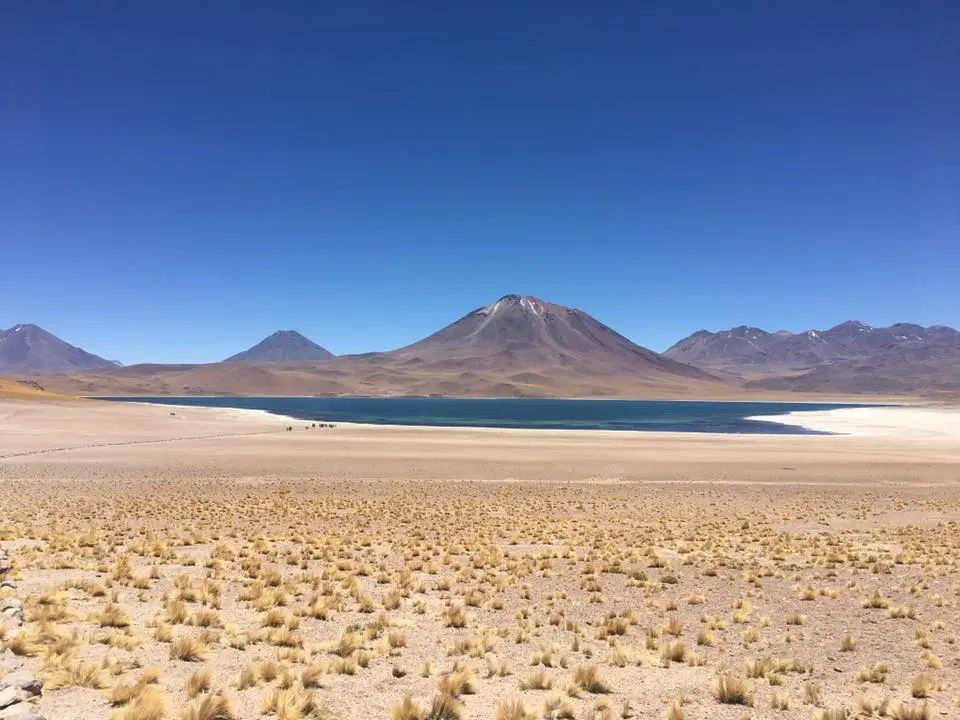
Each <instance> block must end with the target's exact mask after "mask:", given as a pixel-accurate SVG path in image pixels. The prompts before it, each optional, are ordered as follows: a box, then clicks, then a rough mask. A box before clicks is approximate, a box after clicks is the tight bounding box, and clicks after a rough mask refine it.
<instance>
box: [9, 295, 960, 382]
mask: <svg viewBox="0 0 960 720" xmlns="http://www.w3.org/2000/svg"><path fill="white" fill-rule="evenodd" d="M17 328H20V329H19V330H18V329H17ZM13 335H17V336H20V337H16V338H12V339H11V337H12V336H13ZM28 340H29V342H27V341H28ZM0 373H8V374H13V375H20V376H29V375H31V374H39V373H45V375H44V377H43V385H44V387H46V388H48V389H51V390H54V391H58V392H64V393H71V394H79V395H98V394H99V395H105V394H267V395H269V394H276V395H309V394H317V395H344V394H356V395H394V394H396V395H450V396H476V397H488V396H499V397H508V396H513V397H643V398H657V397H677V398H683V397H686V398H698V397H699V398H713V397H720V396H738V397H739V396H744V397H749V396H757V395H758V394H759V393H760V392H764V393H770V392H774V393H783V392H793V391H803V392H811V393H816V392H829V393H832V394H871V395H883V394H912V395H917V394H939V393H956V392H960V332H958V331H956V330H954V329H952V328H949V327H946V326H931V327H922V326H920V325H911V324H906V323H901V324H897V325H892V326H890V327H887V328H873V327H870V326H869V325H866V324H865V323H861V322H857V321H849V322H845V323H841V324H840V325H837V326H836V327H833V328H830V329H829V330H822V331H821V330H809V331H806V332H802V333H789V332H784V331H780V332H768V331H766V330H762V329H760V328H755V327H747V326H740V327H736V328H732V329H730V330H725V331H719V332H708V331H706V330H701V331H698V332H696V333H694V334H692V335H690V336H689V337H687V338H684V339H683V340H681V341H679V342H678V343H676V344H675V345H673V346H672V347H671V348H669V349H668V350H667V351H666V352H664V353H662V354H660V353H656V352H654V351H652V350H649V349H647V348H644V347H641V346H639V345H637V344H635V343H633V342H632V341H630V340H629V339H627V338H626V337H624V336H622V335H620V334H619V333H617V332H616V331H614V330H613V329H611V328H610V327H608V326H607V325H604V324H603V323H602V322H600V321H598V320H596V319H595V318H593V317H591V316H590V315H589V314H587V313H585V312H583V311H582V310H578V309H575V308H569V307H565V306H562V305H557V304H554V303H550V302H546V301H544V300H541V299H539V298H535V297H531V296H525V295H505V296H503V297H502V298H500V299H499V300H497V301H496V302H494V303H491V304H489V305H485V306H483V307H479V308H477V309H475V310H473V311H471V312H469V313H467V314H466V315H464V316H463V317H461V318H460V319H458V320H456V321H455V322H453V323H451V324H450V325H447V326H446V327H444V328H442V329H441V330H439V331H437V332H435V333H433V334H432V335H429V336H428V337H425V338H423V339H422V340H419V341H417V342H415V343H413V344H411V345H407V346H405V347H402V348H399V349H397V350H392V351H389V352H373V353H365V354H360V355H345V356H340V357H336V356H334V355H333V354H332V353H330V352H329V351H327V350H325V349H324V348H323V347H321V346H320V345H318V344H316V343H315V342H313V341H311V340H309V339H308V338H306V337H304V336H303V335H301V334H300V333H298V332H296V331H293V330H282V331H278V332H276V333H273V334H272V335H270V336H268V337H267V338H264V339H263V340H262V341H260V342H259V343H257V344H256V345H254V346H253V347H251V348H249V349H248V350H245V351H243V352H240V353H237V354H236V355H232V356H230V357H229V358H227V359H226V360H224V361H222V362H219V363H209V364H200V365H198V364H182V365H170V364H167V365H160V364H141V365H132V366H129V367H122V366H118V364H116V363H113V362H111V361H108V360H104V359H103V358H100V357H98V356H96V355H92V354H90V353H87V352H85V351H83V350H81V349H80V348H76V347H74V346H72V345H69V344H67V343H65V342H63V341H61V340H59V339H58V338H56V337H55V336H53V335H50V334H49V333H46V331H43V330H42V329H41V328H37V327H36V326H32V325H18V326H14V328H11V329H10V330H5V331H2V332H0ZM26 379H29V378H26Z"/></svg>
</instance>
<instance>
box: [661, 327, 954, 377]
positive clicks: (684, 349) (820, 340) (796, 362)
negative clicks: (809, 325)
mask: <svg viewBox="0 0 960 720" xmlns="http://www.w3.org/2000/svg"><path fill="white" fill-rule="evenodd" d="M958 349H960V332H958V331H957V330H954V329H953V328H950V327H946V326H944V325H932V326H930V327H923V326H922V325H913V324H910V323H898V324H896V325H891V326H890V327H881V328H875V327H871V326H869V325H867V324H866V323H862V322H858V321H855V320H850V321H847V322H844V323H841V324H840V325H837V326H836V327H832V328H830V329H829V330H807V331H806V332H802V333H789V332H767V331H766V330H761V329H760V328H755V327H747V326H744V325H741V326H740V327H735V328H732V329H730V330H723V331H720V332H715V333H713V332H708V331H706V330H700V331H699V332H696V333H694V334H693V335H690V336H689V337H687V338H684V339H683V340H681V341H680V342H678V343H676V344H675V345H673V346H672V347H670V348H669V349H668V350H667V351H666V352H665V353H664V355H666V356H667V357H669V358H672V359H674V360H677V361H679V362H684V363H690V364H691V365H696V366H697V367H701V368H712V369H718V370H719V369H722V370H730V371H739V372H741V373H749V372H771V371H774V372H778V371H788V370H802V369H809V368H813V367H816V366H818V365H822V364H824V363H832V362H835V361H838V360H864V359H869V358H875V357H879V356H882V355H888V354H891V353H893V354H894V355H893V356H895V354H896V353H901V357H903V358H904V359H907V358H909V357H913V356H914V355H913V354H911V353H914V352H915V351H931V352H936V351H937V350H943V351H947V352H951V351H953V350H958ZM893 356H891V357H893Z"/></svg>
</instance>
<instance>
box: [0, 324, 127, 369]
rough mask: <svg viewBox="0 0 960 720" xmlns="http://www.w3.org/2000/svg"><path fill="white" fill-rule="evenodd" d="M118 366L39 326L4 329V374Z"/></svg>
mask: <svg viewBox="0 0 960 720" xmlns="http://www.w3.org/2000/svg"><path fill="white" fill-rule="evenodd" d="M118 365H119V363H116V362H113V361H111V360H105V359H104V358H102V357H99V356H97V355H93V354H91V353H88V352H87V351H86V350H81V349H80V348H78V347H76V346H74V345H70V344H69V343H67V342H64V341H63V340H61V339H60V338H58V337H57V336H56V335H53V334H52V333H49V332H47V331H46V330H44V329H43V328H41V327H37V326H36V325H30V324H26V325H14V326H13V327H12V328H9V329H7V330H0V373H64V372H79V371H83V370H99V369H107V368H115V367H117V366H118Z"/></svg>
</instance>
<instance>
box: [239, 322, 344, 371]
mask: <svg viewBox="0 0 960 720" xmlns="http://www.w3.org/2000/svg"><path fill="white" fill-rule="evenodd" d="M332 357H334V355H333V353H332V352H330V351H329V350H326V349H325V348H322V347H320V346H319V345H317V344H316V343H315V342H313V341H312V340H310V339H308V338H305V337H304V336H303V335H301V334H300V333H298V332H297V331H296V330H278V331H277V332H275V333H273V335H270V336H268V337H265V338H264V339H263V340H261V341H260V342H258V343H257V344H256V345H254V346H253V347H252V348H250V349H249V350H244V351H243V352H240V353H237V354H236V355H231V356H230V357H228V358H227V359H226V360H224V362H228V363H235V362H246V363H249V362H283V361H286V362H295V361H301V360H329V359H330V358H332Z"/></svg>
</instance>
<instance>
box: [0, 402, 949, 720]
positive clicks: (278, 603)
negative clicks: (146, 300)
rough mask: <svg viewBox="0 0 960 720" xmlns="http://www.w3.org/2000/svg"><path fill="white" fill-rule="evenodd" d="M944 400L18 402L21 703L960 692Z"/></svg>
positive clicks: (90, 710) (864, 697)
mask: <svg viewBox="0 0 960 720" xmlns="http://www.w3.org/2000/svg"><path fill="white" fill-rule="evenodd" d="M925 412H927V413H930V412H934V413H935V412H938V411H937V410H933V409H928V410H926V411H925ZM906 413H907V414H905V415H904V414H902V415H900V416H899V417H900V418H901V419H902V420H903V423H904V424H906V425H909V424H910V422H908V421H909V419H910V417H913V416H910V415H909V410H908V409H907V410H906ZM925 417H926V419H925V420H922V421H920V422H919V423H914V427H913V430H911V431H910V432H903V433H897V432H896V431H890V430H889V428H890V425H891V421H885V422H880V421H874V423H873V424H874V426H879V427H882V428H886V430H884V431H883V432H869V431H867V432H864V433H862V434H861V435H859V436H856V435H854V436H713V435H672V434H645V433H617V432H570V431H523V430H514V431H501V430H458V429H438V428H396V427H394V428H386V427H372V426H347V425H340V426H337V427H335V428H323V429H321V428H315V427H312V426H311V424H310V423H303V422H295V421H290V420H287V419H283V418H277V417H270V416H266V415H263V414H257V413H244V412H240V411H228V410H214V409H209V408H167V407H163V406H151V405H131V404H110V403H106V402H97V401H73V402H69V401H67V402H65V401H47V402H39V401H34V400H3V401H0V549H2V552H3V554H4V555H5V557H6V562H3V563H0V565H2V566H5V567H6V572H5V573H4V574H3V578H2V579H3V582H2V583H0V610H2V613H3V614H2V615H0V637H2V642H3V645H4V647H5V649H4V650H3V652H2V657H0V687H2V686H3V685H4V679H5V678H6V679H7V680H8V681H9V680H10V678H13V677H15V676H16V678H18V679H19V684H16V685H11V684H10V682H8V683H7V685H8V686H9V687H8V690H9V688H10V687H12V688H13V690H12V691H9V692H8V690H3V691H0V698H5V697H8V698H10V699H11V700H13V702H11V703H10V704H9V707H8V708H7V709H6V710H4V709H0V718H2V717H24V718H26V717H30V716H29V715H27V714H26V713H27V712H32V711H35V712H36V713H38V714H40V715H42V716H43V717H46V718H48V719H49V720H74V719H80V718H84V719H87V718H118V719H127V720H133V719H134V718H136V719H137V720H150V719H153V718H190V719H194V720H199V719H200V718H205V719H207V720H214V719H215V718H221V719H223V718H261V717H264V718H281V719H282V720H293V719H295V718H342V719H343V720H348V719H357V720H359V719H361V718H363V719H366V718H393V719H395V720H414V719H415V718H423V719H425V718H436V719H440V718H450V719H452V718H477V719H480V718H483V719H485V720H486V719H493V718H496V719H497V720H525V719H527V718H529V719H530V720H533V719H535V718H547V719H549V718H577V719H591V720H601V719H604V720H605V719H607V718H611V719H612V718H630V717H634V718H667V719H669V720H682V719H683V718H689V719H694V718H696V719H704V720H706V719H712V718H719V719H721V720H723V719H729V720H734V719H737V718H743V717H748V718H782V719H783V720H790V719H794V718H796V719H799V718H804V719H807V718H824V719H825V720H834V719H837V718H847V717H889V718H894V719H895V720H910V719H917V718H939V717H960V705H958V700H960V646H958V643H957V635H958V632H960V625H958V624H960V613H958V603H960V482H958V481H960V435H958V433H955V432H950V431H946V430H944V428H950V427H954V425H951V423H954V424H955V423H956V415H952V416H951V415H950V414H949V411H944V414H943V416H942V420H941V421H940V422H933V423H928V420H929V416H925ZM925 423H928V424H925ZM867 424H868V425H869V423H867ZM899 424H900V420H897V421H893V422H892V425H893V426H894V427H896V426H898V425H899ZM918 425H919V426H921V427H926V428H927V430H926V431H924V430H923V429H920V430H918V429H917V426H918ZM290 426H292V430H288V429H287V428H288V427H290ZM854 426H856V423H854ZM848 429H849V428H848ZM24 678H27V679H30V678H36V679H37V680H38V681H39V682H36V683H32V682H25V681H24ZM40 683H42V690H40V688H39V687H38V686H39V684H40ZM38 691H39V694H38ZM4 693H6V696H5V695H4ZM2 702H6V699H2V700H0V704H2ZM10 708H14V709H17V708H19V710H17V712H20V713H21V714H20V715H16V716H14V715H10V714H8V713H9V712H10Z"/></svg>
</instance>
